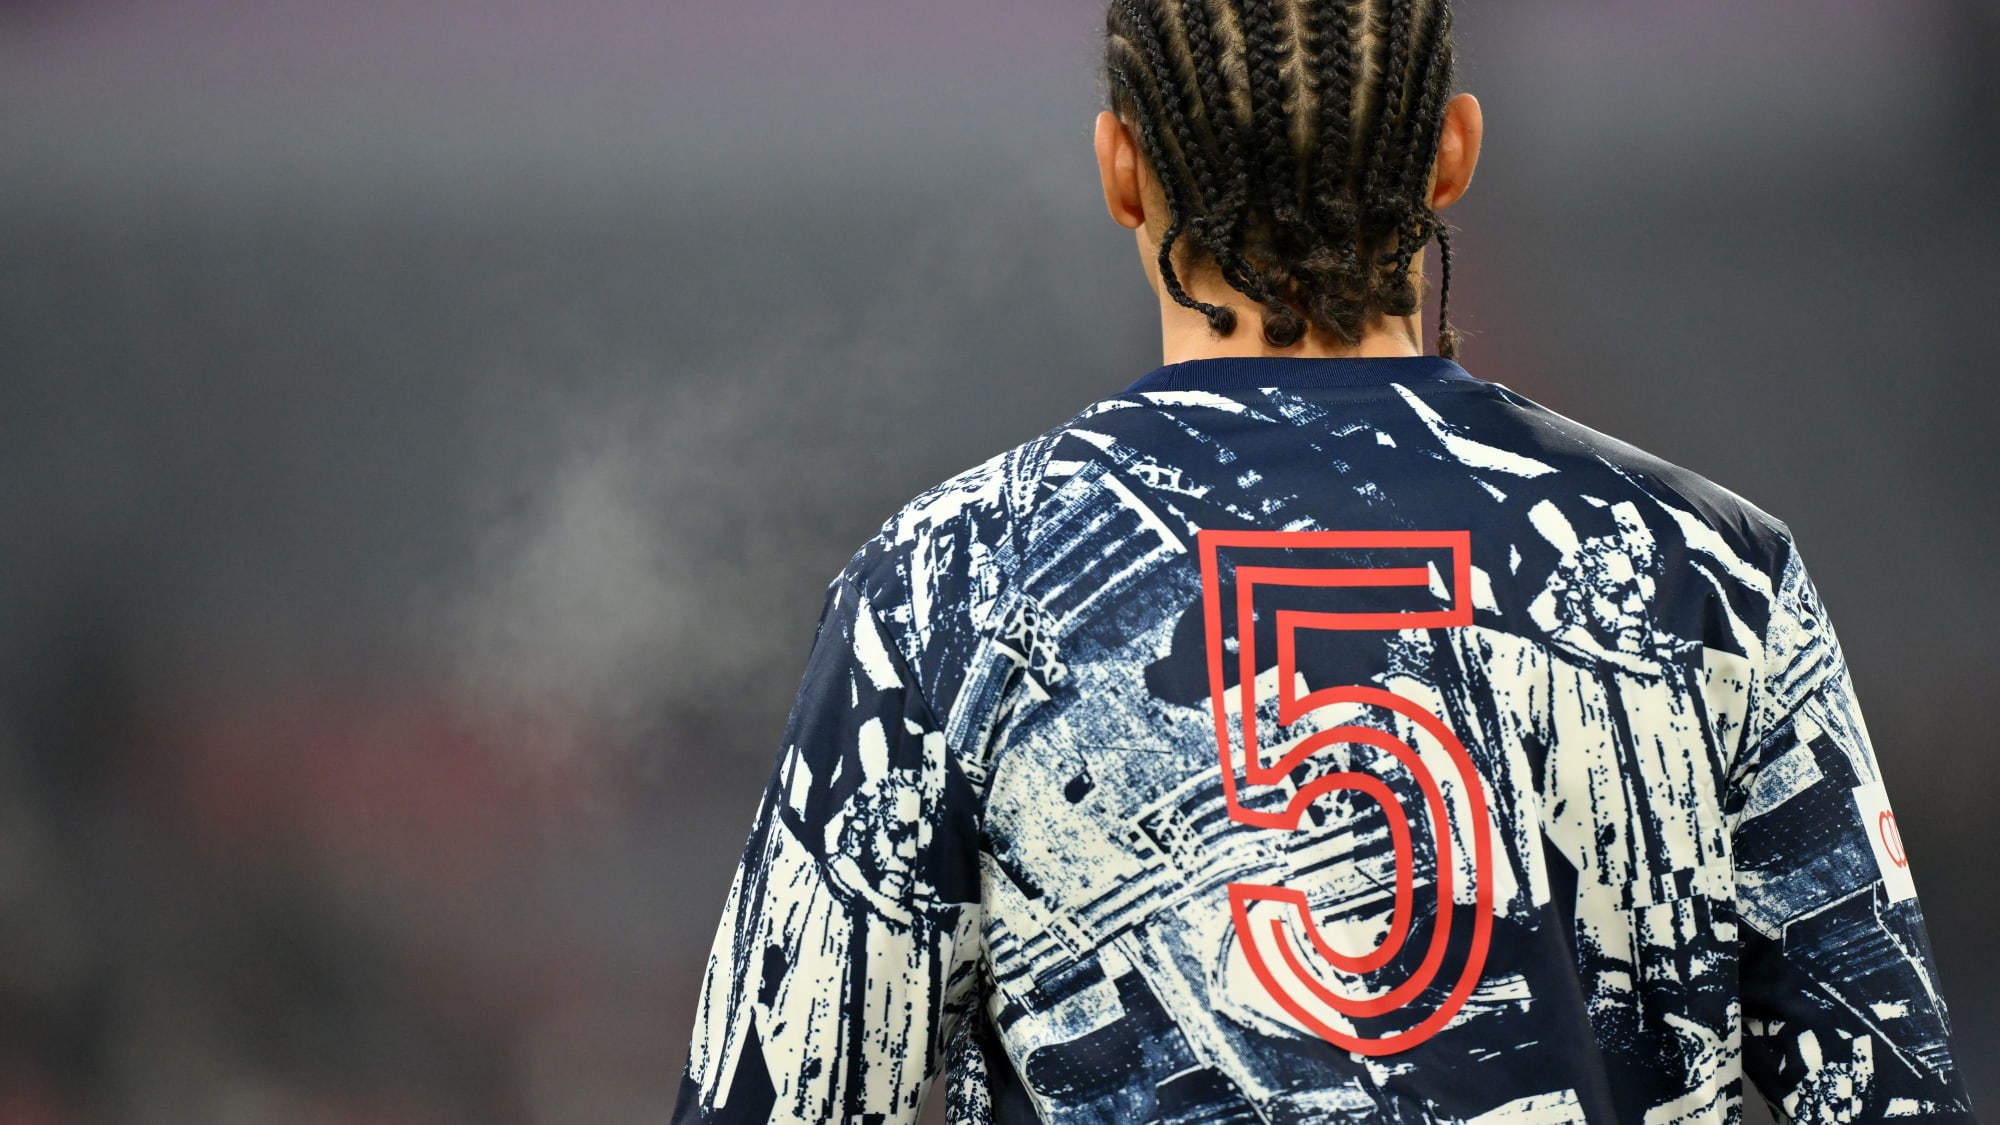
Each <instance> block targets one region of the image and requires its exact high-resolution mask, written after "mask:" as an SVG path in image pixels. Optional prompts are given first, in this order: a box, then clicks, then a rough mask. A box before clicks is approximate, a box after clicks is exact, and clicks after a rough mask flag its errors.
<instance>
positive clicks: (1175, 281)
mask: <svg viewBox="0 0 2000 1125" xmlns="http://www.w3.org/2000/svg"><path fill="white" fill-rule="evenodd" d="M1110 73H1111V75H1112V78H1113V80H1114V81H1116V82H1118V83H1119V84H1120V85H1122V86H1124V87H1125V89H1126V90H1128V91H1134V92H1135V93H1134V98H1135V102H1134V105H1135V107H1137V106H1139V105H1143V104H1144V103H1143V101H1141V100H1138V99H1137V96H1136V91H1137V90H1138V89H1139V88H1140V87H1139V84H1138V83H1137V82H1135V81H1134V80H1133V78H1132V76H1131V75H1130V74H1129V73H1128V72H1127V71H1126V70H1125V69H1124V68H1123V67H1117V66H1114V67H1112V68H1110ZM1137 116H1138V118H1139V138H1140V140H1139V143H1140V145H1141V146H1142V147H1144V148H1145V150H1146V157H1147V159H1149V160H1151V161H1153V163H1154V166H1155V167H1158V166H1160V165H1161V164H1162V163H1163V161H1162V160H1161V157H1162V156H1163V155H1164V154H1165V153H1164V146H1163V144H1162V143H1161V140H1160V135H1159V129H1158V127H1157V126H1156V124H1155V122H1154V116H1153V114H1152V113H1149V112H1147V111H1146V110H1144V109H1140V110H1139V112H1138V114H1137ZM1161 183H1162V186H1163V187H1164V188H1165V189H1166V193H1167V207H1168V209H1169V210H1170V211H1171V212H1172V214H1173V216H1174V217H1173V218H1172V219H1171V220H1170V221H1169V222H1168V224H1167V230H1166V233H1165V234H1164V235H1162V236H1161V238H1160V257H1159V262H1160V282H1161V284H1163V285H1165V286H1166V289H1167V295H1168V296H1170V297H1172V298H1173V299H1174V303H1175V304H1177V305H1180V306H1182V307H1183V308H1190V309H1193V310H1195V311H1196V312H1198V313H1200V314H1201V315H1202V316H1204V317H1207V318H1208V326H1209V327H1210V328H1212V329H1214V330H1215V331H1216V332H1217V333H1219V334H1221V335H1224V336H1227V335H1229V334H1230V333H1231V332H1232V331H1234V330H1235V328H1236V313H1235V311H1234V310H1232V309H1230V308H1227V307H1225V306H1222V305H1211V304H1209V303H1208V302H1206V301H1199V300H1196V299H1195V298H1194V297H1192V296H1190V295H1189V294H1188V292H1187V290H1186V288H1185V287H1183V286H1182V285H1181V281H1180V276H1179V274H1178V273H1177V272H1176V270H1175V269H1174V244H1175V243H1176V242H1178V241H1180V236H1181V232H1182V231H1183V230H1184V229H1186V221H1185V220H1184V219H1183V218H1182V217H1181V216H1184V215H1186V214H1187V213H1188V210H1189V208H1188V205H1187V201H1186V199H1185V198H1183V196H1182V192H1181V188H1180V186H1179V185H1178V184H1174V183H1169V182H1168V180H1167V178H1165V177H1162V181H1161Z"/></svg>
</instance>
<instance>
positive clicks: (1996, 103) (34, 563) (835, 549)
mask: <svg viewBox="0 0 2000 1125" xmlns="http://www.w3.org/2000/svg"><path fill="white" fill-rule="evenodd" d="M1460 12H1461V15H1460V29H1461V42H1462V44H1463V50H1464V54H1465V60H1466V63H1465V79H1464V81H1465V85H1466V86H1467V87H1468V88H1471V89H1473V90H1475V91H1477V92H1478V93H1479V94H1480V95H1482V98H1483V100H1484V102H1485V105H1486V111H1487V120H1488V127H1489V139H1488V145H1487V150H1486V161H1485V164H1484V166H1483V168H1482V171H1481V174H1480V176H1479V181H1478V184H1477V186H1476V188H1475V190H1474V191H1473V193H1472V195H1471V197H1470V198H1469V199H1468V200H1467V202H1466V203H1465V204H1464V205H1463V207H1462V209H1460V210H1459V211H1457V212H1455V213H1454V214H1455V218H1456V220H1457V223H1458V225H1459V226H1460V227H1461V228H1462V231H1463V233H1462V234H1461V235H1460V236H1459V239H1458V243H1457V245H1458V248H1459V251H1460V257H1459V261H1460V263H1461V267H1462V269H1461V274H1460V281H1459V284H1458V286H1457V289H1456V293H1455V296H1456V298H1457V302H1456V304H1457V309H1458V315H1459V318H1460V321H1461V324H1462V325H1463V326H1464V327H1466V328H1467V329H1469V330H1471V332H1472V333H1473V335H1472V338H1471V341H1470V343H1469V346H1468V348H1467V352H1466V359H1465V362H1466V364H1467V366H1468V367H1469V368H1470V369H1471V370H1472V371H1474V373H1476V374H1478V375H1480V376H1482V377H1484V378H1487V379H1491V380H1497V381H1500V382H1504V383H1506V384H1508V385H1509V386H1511V387H1513V388H1514V389H1516V390H1518V391H1520V392H1522V393H1524V394H1527V395H1529V396H1530V397H1533V398H1536V399H1538V400H1540V401H1541V402H1543V403H1545V404H1547V405H1549V406H1551V407H1552V408H1554V409H1556V410H1558V411H1560V412H1562V413H1565V414H1568V415H1570V416H1571V417H1574V418H1576V419H1579V420H1581V421H1583V422H1585V423H1587V424H1590V425H1592V426H1596V427H1598V428H1600V429H1604V430H1607V431H1610V432H1612V433H1614V434H1617V435H1618V436H1621V437H1623V438H1625V439H1627V440H1629V441H1631V442H1633V443H1635V444H1637V445H1639V446H1641V447H1644V448H1646V449H1648V450H1650V451H1652V452H1654V453H1657V454H1659V455H1660V456H1663V457H1666V458H1667V459H1669V460H1672V461H1675V462H1678V463H1680V464H1683V465H1686V466H1688V467H1690V468H1693V469H1695V470H1697V471H1699V472H1702V473H1704V474H1706V475H1708V476H1710V477H1711V478H1713V479H1715V480H1717V481H1719V482H1720V483H1722V484H1724V485H1726V486H1728V487H1730V488H1732V489H1734V490H1735V491H1737V492H1740V493H1742V494H1744V495H1745V496H1747V497H1749V498H1750V499H1752V500H1753V501H1755V502H1756V503H1757V504H1759V505H1760V506H1762V507H1764V508H1765V509H1767V510H1769V511H1771V512H1772V513H1774V514H1776V515H1777V516H1779V517H1780V518H1782V519H1784V520H1786V521H1787V522H1788V523H1789V524H1790V525H1791V527H1792V529H1793V531H1794V532H1795V534H1796V536H1797V538H1798V541H1799V543H1800V544H1801V547H1802V550H1803V552H1804V555H1805V558H1806V559H1807V561H1808V563H1809V565H1810V566H1811V568H1812V571H1813V573H1814V576H1815V579H1816V581H1817V582H1818V584H1819V586H1820V589H1821V591H1822V593H1823V594H1824V596H1825V600H1826V602H1827V604H1828V606H1829V607H1830V610H1831V612H1832V615H1833V619H1834V621H1835V622H1836V624H1837V625H1838V627H1839V629H1840V632H1841V637H1842V640H1843V643H1844V645H1845V647H1846V650H1847V653H1848V658H1849V661H1850V665H1851V667H1852V669H1853V672H1854V676H1855V680H1856V684H1857V688H1858V691H1859V694H1860V698H1861V701H1862V704H1863V707H1864V709H1865V711H1866V714H1867V716H1868V719H1869V724H1870V730H1871V732H1872V734H1873V738H1874V741H1875V743H1876V747H1877V751H1878V754H1879V755H1880V757H1881V760H1882V763H1883V768H1884V771H1885V773H1886V774H1887V779H1888V783H1889V788H1890V792H1891V793H1892V794H1894V795H1895V798H1896V803H1897V806H1898V809H1899V812H1900V820H1901V824H1902V827H1903V834H1904V836H1905V838H1906V840H1907V843H1908V846H1909V850H1910V852H1911V854H1912V855H1913V856H1914V857H1916V870H1917V872H1918V875H1917V878H1918V885H1919V887H1920V889H1921V891H1922V893H1923V898H1924V903H1925V906H1926V910H1927V913H1928V916H1929V918H1930V922H1931V927H1932V935H1933V940H1934V942H1935V946H1936V954H1937V958H1938V961H1939V963H1940V966H1941V972H1942V975H1943V980H1944V985H1945V987H1946V989H1947V995H1948V996H1949V997H1950V999H1951V1001H1952V1003H1953V1005H1954V1008H1953V1010H1954V1013H1955V1017H1956V1026H1957V1031H1958V1047H1959V1052H1960V1058H1961V1060H1962V1061H1963V1062H1964V1063H1966V1064H1969V1065H1968V1066H1967V1072H1968V1073H1967V1077H1968V1081H1969V1082H1970V1084H1971V1086H1972V1088H1973V1093H1974V1098H1975V1101H1977V1102H1983V1104H1984V1106H1985V1108H1986V1109H1987V1111H1988V1112H2000V1077H1996V1072H1995V1070H1994V1069H1993V1068H1992V1067H1991V1066H1990V1065H1981V1064H1990V1063H1991V1062H1992V1061H1993V1060H1995V1059H1996V1058H2000V1003H1996V993H2000V962H1996V961H1995V960H1994V959H1993V958H1992V956H1991V950H1992V949H1993V948H1995V946H1996V944H2000V901H1997V900H2000V896H1996V895H1995V894H1994V893H1993V888H1994V876H1993V873H1992V872H1993V869H1992V868H1991V867H1989V866H1988V864H1990V863H1991V862H1992V857H1993V855H1994V852H1995V849H1996V847H2000V828H1996V827H1995V818H1994V817H1993V816H1992V815H1991V810H1992V809H1993V807H1994V806H1995V804H1996V801H2000V745H1996V743H1995V740H1994V737H1993V733H1992V731H1993V718H1994V716H1993V704H1992V700H1993V684H1994V682H1995V679H1996V675H2000V656H1996V648H1995V645H1994V643H1993V640H1992V638H1993V637H1994V636H1995V635H1996V633H2000V596H1996V595H1995V593H1994V585H1993V582H1992V574H1993V572H1992V564H1991V561H1990V560H1992V559H1993V558H1994V557H1995V552H1996V550H2000V504H1996V500H1995V498H1994V492H1993V488H1994V483H1993V482H1994V481H1995V480H1996V479H2000V439H1996V437H1995V434H1994V428H1995V423H1996V421H2000V387H1996V375H1997V374H2000V372H1997V371H1996V364H1995V361H1994V359H1993V356H1994V355H1995V346H1996V345H2000V318H1996V316H1995V312H1996V310H2000V280H1997V279H2000V275H1997V274H1996V272H1995V270H1994V268H1993V265H1992V259H1993V254H1994V252H1995V250H1996V249H2000V238H1996V236H2000V209H1996V206H1995V204H1994V202H1993V196H1992V189H1991V184H1992V180H1993V178H1994V176H1995V174H1996V172H2000V132H1996V125H1995V122H1996V120H2000V116H1996V115H2000V79H1996V74H2000V13H1997V12H1996V7H1995V4H1994V3H1993V2H1991V0H1769V2H1766V3H1760V4H1754V5H1746V4H1740V3H1735V2H1733V0H1677V2H1676V3H1673V4H1657V3H1641V2H1636V0H1614V2H1607V0H1504V2H1502V0H1461V5H1460ZM1101 20H1102V4H1101V3H1098V2H1096V0H1004V2H1003V0H984V2H981V3H972V2H969V0H846V2H845V3H841V4H837V5H829V4H821V3H815V2H812V0H731V2H730V3H711V4H705V5H696V4H694V3H691V2H690V0H667V2H666V3H665V4H664V5H662V4H660V3H657V2H654V3H642V2H640V0H567V2H563V3H557V2H556V0H405V2H403V3H379V2H378V3H361V4H339V5H334V4H325V3H318V2H314V0H147V2H144V3H141V2H139V0H0V1125H48V1123H63V1125H67V1123H71V1122H84V1123H97V1122H104V1123H126V1122H133V1123H152V1122H159V1123H181V1122H188V1123H195V1122H200V1123H222V1125H229V1123H237V1122H242V1123H261V1122H305V1123H329V1125H331V1123H348V1122H357V1123H359V1122H367V1123H380V1125H429V1123H434V1122H494V1123H501V1125H511V1123H523V1125H526V1123H569V1122H577V1123H583V1122H591V1123H622V1122H640V1121H660V1120H664V1119H665V1115H666V1114H667V1112H668V1111H669V1110H670V1108H671V1104H672V1101H673V1098H674V1095H675V1092H676V1087H677V1083H678V1079H679V1074H680V1069H681V1062H682V1058H683V1052H684V1050H685V1046H686V1042H687V1036H688V1032H689V1029H690V1027H691V1024H692V1020H693V1015H694V1005H695V996H696V987H697V983H698V978H699V974H700V971H701V968H702V964H703V961H704V959H705V957H706V954H707V950H708V945H709V940H710V937H711V935H712V933H713V928H714V925H715V922H716V919H717V917H718V916H719V913H720V910H721V907H722V901H723V896H724V893H725V891H726V889H727V886H728V881H729V878H730V876H731V873H732V870H733V866H734V863H735V860H736V857H737V853H738V851H739V850H740V848H741V846H742V842H743V839H744V835H745V833H746V832H747V830H748V827H749V823H750V817H751V814H752V811H753V809H754V806H755V803H756V799H757V796H758V794H759V791H760V789H761V787H762V785H763V781H764V778H765V776H766V773H767V771H768V770H769V769H770V766H771V763H772V761H773V760H774V756H775V754H776V752H777V749H778V746H777V743H778V738H779V736H780V733H781V730H782V726H783V722H784V718H785V713H786V710H787V708H788V706H789V703H790V699H791V694H792V691H793V689H794V687H795V686H796V683H797V678H798V675H799V673H800V671H801V669H802V667H803V662H804V658H805V652H806V648H807V645H808V644H809V642H810V640H811V638H812V633H813V624H814V621H815V618H816V615H817V613H818V611H819V608H820V603H821V593H822V588H823V585H824V583H825V582H826V581H827V580H828V579H830V578H831V577H832V576H833V575H834V573H835V572H836V571H837V570H838V569H839V568H840V567H841V565H842V564H843V563H844V562H845V561H846V559H847V557H848V555H849V554H850V553H851V552H852V551H853V550H854V549H855V548H856V547H857V546H858V545H859V544H860V543H861V542H862V541H863V539H865V538H866V537H867V536H868V535H869V534H870V533H871V532H872V531H873V529H874V528H875V527H876V526H877V524H879V523H880V522H881V521H882V520H883V519H884V518H885V517H887V516H888V515H889V514H890V513H891V512H892V511H894V510H895V508H896V507H897V506H898V505H899V504H900V503H901V502H902V501H903V500H905V499H907V498H908V497H909V496H911V495H912V494H913V493H915V492H916V491H918V490H919V489H921V488H923V487H925V486H927V485H929V484H931V483H933V482H935V481H936V480H938V479H940V478H942V477H944V476H946V475H947V474H950V473H952V472H955V471H956V470H958V469H960V468H963V467H965V466H967V465H970V464H972V463H974V462H976V461H979V460H983V459H984V458H986V457H987V456H989V455H990V454H992V453H994V452H997V451H998V450H1000V449H1002V448H1005V447H1007V446H1009V445H1012V444H1014V443H1015V442H1018V441H1021V440H1023V439H1025V438H1027V437H1030V436H1032V435H1034V434H1036V433H1039V432H1041V431H1042V430H1044V429H1046V428H1047V427H1049V426H1051V425H1054V424H1055V423H1057V422H1059V421H1061V420H1062V419H1064V418H1065V417H1067V416H1068V415H1069V414H1071V413H1072V412H1074V411H1075V410H1077V409H1078V408H1080V407H1082V406H1083V405H1085V404H1086V403H1089V402H1090V401H1092V400H1094V399H1096V398H1099V397H1102V396H1104V395H1107V394H1110V393H1113V392H1115V391H1117V390H1118V389H1120V388H1122V387H1124V386H1125V385H1126V384H1127V383H1129V382H1131V381H1132V380H1133V379H1134V378H1136V377H1137V376H1139V375H1140V374H1143V373H1144V372H1145V371H1147V370H1148V369H1150V368H1151V367H1153V366H1155V365H1156V364H1157V362H1158V351H1157V349H1158V342H1157V334H1156V333H1157V328H1156V321H1155V318H1154V314H1153V311H1152V306H1151V301H1150V295H1149V294H1148V293H1147V292H1146V290H1145V289H1144V287H1143V284H1142V283H1141V281H1140V280H1139V273H1138V268H1137V263H1136V257H1135V255H1134V253H1133V250H1132V245H1131V242H1130V237H1129V235H1127V234H1126V233H1125V232H1124V231H1122V230H1120V229H1118V228H1116V227H1114V226H1113V225H1111V223H1110V222H1109V221H1108V220H1107V219H1105V218H1104V217H1103V214H1102V210H1101V203H1100V200H1099V197H1098V194H1097V187H1096V181H1095V175H1094V165H1093V163H1092V159H1091V155H1090V132H1089V129H1090V119H1091V116H1092V114H1093V113H1094V111H1095V109H1096V106H1097V98H1098V96H1099V95H1098V88H1097V85H1096V79H1095V72H1094V62H1095V48H1096V44H1097V32H1098V29H1099V28H1100V26H1101Z"/></svg>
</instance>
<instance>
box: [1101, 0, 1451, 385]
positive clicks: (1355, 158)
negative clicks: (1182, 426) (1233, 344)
mask: <svg viewBox="0 0 2000 1125" xmlns="http://www.w3.org/2000/svg"><path fill="white" fill-rule="evenodd" d="M1451 22H1452V21H1451V5H1450V0H1112V2H1111V5H1110V12H1109V15H1108V17H1107V19H1106V37H1105V63H1104V73H1105V78H1106V82H1107V85H1108V86H1109V88H1110V102H1111V108H1112V109H1113V110H1114V111H1115V112H1117V113H1118V114H1120V115H1121V116H1123V117H1125V118H1126V119H1127V120H1128V121H1131V122H1132V123H1133V124H1134V126H1135V131H1136V132H1137V134H1138V137H1139V145H1140V147H1141V149H1143V150H1144V152H1145V154H1146V158H1147V160H1148V161H1149V162H1150V163H1151V164H1152V166H1153V168H1154V170H1155V171H1156V172H1157V173H1158V174H1159V178H1160V184H1161V187H1162V188H1163V189H1164V191H1165V193H1166V197H1167V208H1168V212H1169V215H1168V221H1167V227H1166V231H1165V233H1164V235H1163V237H1162V239H1161V243H1160V259H1159V263H1160V276H1161V280H1162V281H1163V283H1164V284H1165V286H1166V289H1167V293H1168V295H1169V296H1171V297H1172V298H1173V299H1174V301H1175V302H1176V303H1177V304H1180V305H1182V306H1183V307H1186V308H1190V309H1193V310H1195V311H1197V312H1199V313H1201V314H1202V315H1203V316H1204V317H1206V318H1207V319H1208V323H1209V327H1210V328H1211V329H1213V330H1214V331H1215V332H1216V333H1217V334H1218V335H1222V336H1228V335H1230V334H1231V333H1233V332H1234V331H1235V328H1236V314H1235V312H1234V310H1232V309H1230V308H1228V307H1225V306H1220V305H1212V304H1209V303H1207V302H1204V301H1200V300H1197V299H1195V298H1194V297H1192V296H1190V295H1189V294H1188V293H1187V291H1186V287H1185V285H1184V284H1183V283H1182V280H1181V278H1180V276H1179V273H1178V272H1177V270H1176V268H1175V265H1174V261H1173V250H1174V247H1175V246H1176V245H1179V244H1182V243H1185V244H1187V245H1188V246H1189V247H1190V248H1191V250H1192V252H1193V254H1194V256H1195V260H1196V261H1208V262H1212V263H1213V264H1214V265H1215V266H1216V267H1217V268H1218V269H1219V270H1220V272H1221V274H1222V278H1223V280H1224V281H1226V282H1227V283H1228V284H1229V285H1230V287H1231V288H1233V289H1235V290H1236V291H1237V292H1239V293H1242V294H1244V295H1245V296H1246V297H1249V298H1250V300H1251V301H1253V302H1255V303H1256V304H1257V305H1258V306H1260V307H1261V308H1262V310H1263V330H1264V339H1265V340H1266V342H1268V343H1269V344H1270V345H1271V346H1272V347H1275V348H1288V347H1291V346H1292V345H1294V344H1297V343H1298V342H1299V341H1300V340H1301V339H1303V338H1304V337H1305V335H1306V333H1307V331H1308V330H1309V328H1312V327H1316V328H1319V329H1320V330H1322V331H1324V332H1328V333H1330V334H1332V335H1334V336H1337V337H1339V338H1340V339H1342V340H1344V341H1346V342H1347V343H1348V344H1350V345H1353V344H1359V343H1360V342H1361V336H1362V332H1363V331H1364V330H1365V329H1366V327H1367V325H1368V324H1369V322H1370V321H1372V320H1373V319H1374V318H1375V317H1377V316H1388V317H1403V316H1409V315H1411V314H1413V313H1415V312H1416V311H1417V309H1418V307H1419V306H1420V305H1421V304H1422V301H1423V294H1422V292H1421V290H1420V288H1419V287H1418V286H1417V285H1415V284H1412V282H1411V280H1410V265H1411V263H1412V262H1413V261H1414V260H1415V258H1416V255H1417V253H1418V251H1420V250H1421V249H1423V247H1424V246H1425V245H1426V244H1428V243H1429V242H1430V241H1431V240H1432V239H1436V240H1437V242H1438V247H1439V252H1440V256H1441V258H1442V259H1443V264H1442V269H1441V270H1440V276H1441V279H1442V284H1441V287H1440V290H1441V291H1440V296H1439V302H1440V305H1441V306H1442V308H1441V314H1442V315H1441V317H1440V320H1441V323H1440V325H1439V328H1438V354H1439V355H1442V356H1444V357H1446V358H1455V357H1456V356H1457V355H1458V345H1459V337H1458V333H1457V332H1456V331H1455V330H1454V329H1453V328H1452V326H1451V303H1450V302H1451V238H1450V235H1449V233H1448V231H1447V229H1446V227H1445V225H1444V223H1443V222H1442V221H1441V220H1440V219H1439V218H1438V216H1437V213H1436V212H1435V211H1434V210H1432V208H1431V206H1430V200H1429V198H1428V195H1427V193H1426V186H1427V184H1428V183H1429V179H1430V171H1431V167H1432V165H1433V164H1434V163H1435V162H1436V160H1437V153H1438V146H1439V144H1440V143H1441V140H1442V138H1443V135H1444V116H1445V106H1446V103H1447V101H1448V100H1449V97H1450V94H1451V88H1452V83H1453V80H1454V62H1455V54H1454V51H1453V46H1452V35H1451Z"/></svg>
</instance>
